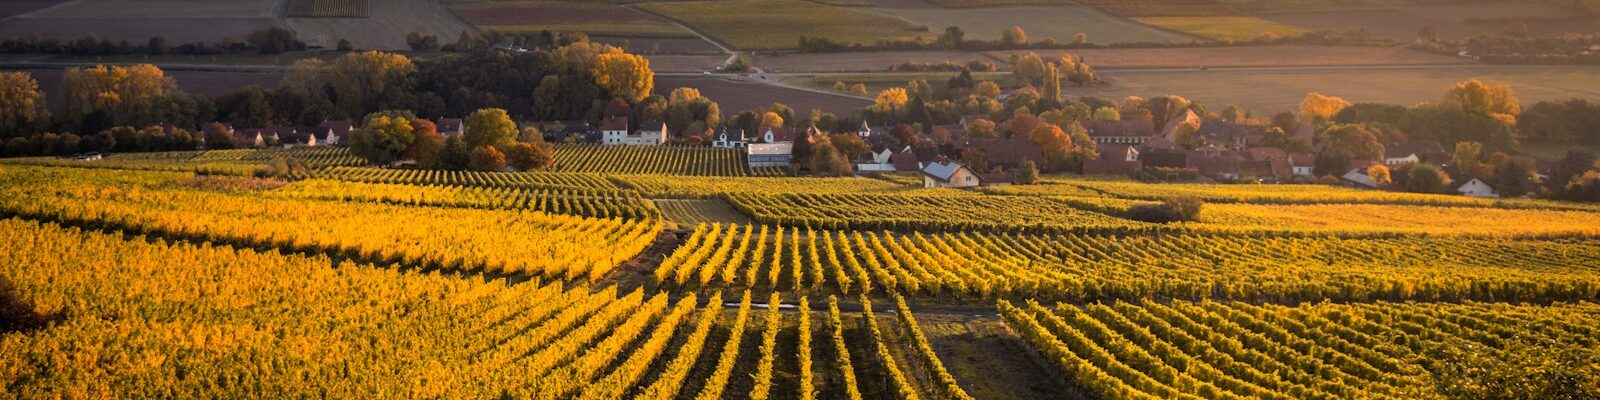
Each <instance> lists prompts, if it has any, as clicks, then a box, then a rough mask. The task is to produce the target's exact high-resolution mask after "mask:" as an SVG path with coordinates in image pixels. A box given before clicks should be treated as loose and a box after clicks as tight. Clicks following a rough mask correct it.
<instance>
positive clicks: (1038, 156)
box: [961, 135, 1044, 167]
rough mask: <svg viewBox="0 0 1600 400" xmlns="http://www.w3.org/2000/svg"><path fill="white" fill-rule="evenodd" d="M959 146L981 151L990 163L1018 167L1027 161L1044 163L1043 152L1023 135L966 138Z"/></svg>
mask: <svg viewBox="0 0 1600 400" xmlns="http://www.w3.org/2000/svg"><path fill="white" fill-rule="evenodd" d="M961 148H963V149H975V150H977V151H979V152H982V153H983V155H984V157H987V158H988V160H989V164H990V165H1001V166H1007V167H1020V166H1022V164H1026V163H1027V162H1028V161H1033V162H1034V163H1036V164H1042V163H1044V152H1043V151H1042V150H1040V149H1039V146H1037V145H1034V144H1033V141H1030V140H1028V138H1027V137H1024V136H1023V135H1017V136H1013V137H1010V138H1003V139H1002V138H995V139H967V140H966V143H965V144H964V145H963V146H961Z"/></svg>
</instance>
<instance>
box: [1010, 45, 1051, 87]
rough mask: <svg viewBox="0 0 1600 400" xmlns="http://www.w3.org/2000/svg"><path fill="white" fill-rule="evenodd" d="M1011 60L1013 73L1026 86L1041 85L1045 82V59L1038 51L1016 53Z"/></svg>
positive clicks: (1019, 82) (1018, 81)
mask: <svg viewBox="0 0 1600 400" xmlns="http://www.w3.org/2000/svg"><path fill="white" fill-rule="evenodd" d="M1014 57H1015V59H1013V60H1011V74H1012V75H1013V76H1015V77H1016V78H1017V83H1018V84H1020V85H1025V86H1039V85H1043V84H1044V74H1045V65H1044V59H1043V58H1039V54H1038V53H1034V52H1028V54H1023V55H1014Z"/></svg>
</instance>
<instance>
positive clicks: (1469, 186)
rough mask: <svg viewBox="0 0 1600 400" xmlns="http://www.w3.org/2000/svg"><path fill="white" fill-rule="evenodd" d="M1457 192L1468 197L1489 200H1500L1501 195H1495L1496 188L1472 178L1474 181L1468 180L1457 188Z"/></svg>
mask: <svg viewBox="0 0 1600 400" xmlns="http://www.w3.org/2000/svg"><path fill="white" fill-rule="evenodd" d="M1456 192H1457V193H1461V194H1462V195H1463V196H1468V197H1482V198H1488V199H1498V198H1500V194H1499V193H1495V191H1494V187H1492V186H1489V184H1487V183H1484V182H1483V181H1482V180H1479V179H1478V178H1472V180H1468V181H1467V182H1466V183H1463V184H1461V186H1457V187H1456Z"/></svg>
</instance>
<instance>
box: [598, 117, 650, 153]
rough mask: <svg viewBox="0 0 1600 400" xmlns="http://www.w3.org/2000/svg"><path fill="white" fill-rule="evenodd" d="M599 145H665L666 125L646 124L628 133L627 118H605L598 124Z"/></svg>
mask: <svg viewBox="0 0 1600 400" xmlns="http://www.w3.org/2000/svg"><path fill="white" fill-rule="evenodd" d="M600 143H602V144H609V145H651V146H659V145H662V144H666V143H667V124H666V123H661V122H648V123H645V124H643V126H642V127H640V129H639V130H637V131H633V132H629V131H628V118H627V117H611V118H606V120H605V122H603V123H601V124H600Z"/></svg>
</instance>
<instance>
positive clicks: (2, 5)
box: [0, 0, 62, 18]
mask: <svg viewBox="0 0 1600 400" xmlns="http://www.w3.org/2000/svg"><path fill="white" fill-rule="evenodd" d="M61 1H62V0H39V1H26V0H10V1H0V18H9V17H11V16H13V15H20V14H27V13H31V12H34V11H38V10H42V9H44V8H45V7H49V6H53V5H56V3H60V2H61Z"/></svg>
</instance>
